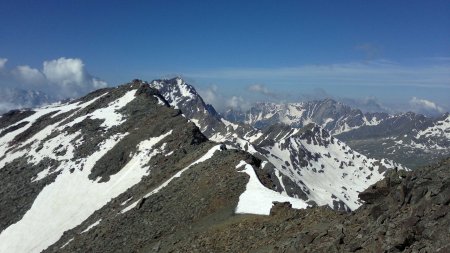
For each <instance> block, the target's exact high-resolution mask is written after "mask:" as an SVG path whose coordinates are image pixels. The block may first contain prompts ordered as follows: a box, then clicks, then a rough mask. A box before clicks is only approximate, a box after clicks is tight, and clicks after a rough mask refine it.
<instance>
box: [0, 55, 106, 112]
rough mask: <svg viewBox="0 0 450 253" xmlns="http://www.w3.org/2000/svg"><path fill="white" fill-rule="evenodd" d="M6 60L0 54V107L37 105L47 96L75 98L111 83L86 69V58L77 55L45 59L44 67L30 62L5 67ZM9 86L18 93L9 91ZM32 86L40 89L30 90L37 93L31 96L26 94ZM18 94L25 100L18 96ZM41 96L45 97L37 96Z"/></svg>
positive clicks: (45, 99) (33, 88)
mask: <svg viewBox="0 0 450 253" xmlns="http://www.w3.org/2000/svg"><path fill="white" fill-rule="evenodd" d="M6 62H7V59H5V58H0V102H1V103H2V104H1V105H0V110H4V109H5V108H19V107H23V106H27V107H31V106H37V105H39V104H40V103H41V102H47V100H52V101H53V100H56V99H66V98H76V97H79V96H82V95H84V94H87V93H88V92H90V91H92V90H95V89H99V88H104V87H106V86H107V85H108V84H107V83H106V82H104V81H102V80H100V79H98V78H96V77H94V76H92V75H91V74H90V73H89V72H87V70H86V68H85V66H84V63H83V61H82V60H81V59H77V58H64V57H62V58H59V59H55V60H49V61H45V62H43V67H42V69H41V70H40V69H37V68H33V67H30V66H28V65H21V66H16V67H13V68H6V67H5V65H6ZM8 90H10V91H14V92H15V93H14V92H12V93H11V92H9V93H8V92H6V91H8ZM32 90H34V91H40V92H38V93H30V94H34V95H33V96H30V97H27V96H25V95H23V94H27V92H31V91H32ZM24 92H25V93H24ZM37 94H39V95H37ZM19 95H20V97H23V98H24V99H22V100H24V101H17V100H16V99H15V97H17V96H19ZM39 97H42V98H44V99H43V100H42V101H41V100H39V99H34V98H39ZM47 98H51V99H47ZM33 99H34V100H33ZM25 100H30V101H28V102H27V101H25ZM31 100H32V101H31Z"/></svg>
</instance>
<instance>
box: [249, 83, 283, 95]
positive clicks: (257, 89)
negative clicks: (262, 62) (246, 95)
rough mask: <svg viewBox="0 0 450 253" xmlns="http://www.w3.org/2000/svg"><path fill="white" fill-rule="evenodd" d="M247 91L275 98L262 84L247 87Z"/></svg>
mask: <svg viewBox="0 0 450 253" xmlns="http://www.w3.org/2000/svg"><path fill="white" fill-rule="evenodd" d="M247 90H248V91H250V92H255V93H259V94H263V95H266V96H269V97H276V94H275V93H274V92H271V91H270V90H269V89H268V88H267V87H266V86H264V85H262V84H253V85H250V86H248V87H247Z"/></svg>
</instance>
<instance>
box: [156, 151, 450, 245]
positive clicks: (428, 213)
mask: <svg viewBox="0 0 450 253" xmlns="http://www.w3.org/2000/svg"><path fill="white" fill-rule="evenodd" d="M449 186H450V159H446V160H444V161H442V162H440V163H438V164H434V165H432V166H428V167H424V168H419V169H417V170H414V171H412V172H405V171H398V172H397V171H391V172H390V173H389V176H388V177H386V178H385V179H383V180H382V181H380V182H378V183H376V184H375V185H373V186H372V187H371V188H369V189H368V190H366V191H364V192H362V193H361V194H360V196H361V199H362V200H364V201H365V204H364V205H363V206H362V207H360V208H359V209H358V210H356V211H355V212H353V213H351V214H348V213H340V212H336V211H333V210H331V209H328V208H324V207H314V208H307V209H302V210H295V209H292V208H291V207H290V205H289V204H288V203H278V204H276V205H275V206H274V207H273V208H272V210H271V215H270V216H265V217H261V216H236V217H233V218H232V219H231V220H229V221H227V222H226V223H224V224H219V225H216V226H212V227H209V228H208V229H206V230H202V231H198V232H194V233H192V234H190V235H189V236H188V237H187V239H186V240H185V241H183V242H176V243H174V244H173V245H171V244H164V245H168V246H163V247H161V248H160V249H161V250H160V251H159V252H171V251H174V250H175V251H179V252H193V251H200V252H449V251H450V243H449V241H448V234H449V227H450V214H449V213H450V212H449V211H450V187H449Z"/></svg>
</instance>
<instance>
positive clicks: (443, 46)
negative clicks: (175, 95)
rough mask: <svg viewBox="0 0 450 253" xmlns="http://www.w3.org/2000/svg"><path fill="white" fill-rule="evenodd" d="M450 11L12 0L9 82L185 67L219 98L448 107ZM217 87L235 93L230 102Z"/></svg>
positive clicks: (437, 6) (393, 5)
mask: <svg viewBox="0 0 450 253" xmlns="http://www.w3.org/2000/svg"><path fill="white" fill-rule="evenodd" d="M449 13H450V1H440V0H434V1H425V0H424V1H246V2H244V1H85V0H80V1H19V0H15V1H7V0H6V1H2V4H1V8H0V22H1V24H2V25H1V26H0V58H1V59H7V61H4V64H1V62H2V61H0V71H3V76H0V85H2V86H7V85H11V84H14V85H17V86H21V87H25V88H33V89H38V88H39V85H36V83H32V80H35V79H36V80H38V81H37V83H42V87H46V89H47V90H57V89H51V88H49V87H51V85H52V84H53V85H56V83H57V82H62V81H67V80H66V79H65V78H63V77H62V76H61V75H62V74H61V73H60V72H58V71H59V70H60V69H56V70H55V69H50V67H51V66H53V67H58V65H57V64H59V63H62V64H65V65H64V68H63V69H65V70H66V71H67V69H69V70H73V68H72V65H70V64H72V63H77V66H78V69H77V70H80V71H81V72H82V73H81V76H82V77H80V78H79V80H78V81H79V82H81V81H82V82H87V83H89V84H90V85H89V87H86V89H88V88H93V87H97V86H98V85H97V84H98V83H96V82H95V81H93V80H94V79H95V80H97V81H99V80H103V81H105V82H106V83H108V84H109V85H117V84H120V83H124V82H127V81H129V80H131V79H133V78H141V79H145V80H151V79H154V78H160V77H169V76H173V75H182V76H183V77H185V78H186V79H187V80H189V81H190V82H192V83H193V84H194V85H195V86H196V87H197V88H198V89H199V90H200V91H201V92H202V93H204V94H205V96H206V97H209V98H210V100H211V101H209V102H212V103H213V104H214V103H216V104H217V106H223V105H226V104H227V101H226V99H225V100H224V98H232V97H233V96H235V97H239V98H243V99H242V101H253V100H265V99H268V100H288V101H293V100H298V99H305V98H312V97H315V96H318V95H321V96H323V95H326V96H332V97H335V98H351V99H355V101H356V100H357V101H365V100H367V99H374V100H376V101H378V102H379V103H381V104H384V105H387V106H389V107H393V108H394V109H400V110H417V111H418V110H419V109H421V108H420V107H421V106H425V107H426V106H427V105H430V104H427V103H422V104H421V103H420V102H418V103H416V102H417V101H422V100H424V101H428V102H431V103H434V105H435V106H436V107H435V109H436V111H447V110H449V108H450V99H448V98H449V97H450V15H449ZM61 57H65V58H63V59H69V60H70V59H77V60H79V62H76V61H75V62H74V61H72V62H64V61H58V59H61ZM44 62H47V67H48V68H47V69H46V70H45V69H44ZM80 62H81V63H82V64H81V65H80V64H79V63H80ZM19 66H22V69H20V70H19V69H17V68H18V67H19ZM23 66H27V67H29V69H24V67H23ZM2 69H3V70H2ZM36 71H37V72H36ZM73 72H76V71H72V72H71V77H72V78H74V76H75V78H76V77H77V74H76V73H73ZM5 73H6V74H5ZM23 73H25V74H28V75H27V76H25V77H24V76H23V75H25V74H23ZM41 74H42V75H41ZM18 76H20V77H18ZM12 79H13V80H12ZM24 80H25V81H24ZM80 80H81V81H80ZM49 82H50V83H52V84H48V83H49ZM68 85H73V86H74V87H75V86H77V85H78V86H80V85H81V84H79V83H77V82H76V81H73V82H69V81H68V82H66V83H65V84H64V85H63V86H64V87H66V86H68ZM96 85H97V86H96ZM60 86H61V85H59V86H58V87H60ZM78 86H77V87H78ZM255 87H259V89H255ZM44 90H45V89H44ZM71 91H72V90H71ZM73 91H76V88H73ZM83 91H85V90H83ZM318 91H320V92H318ZM213 93H221V94H224V96H219V97H221V99H222V100H223V101H216V100H218V99H219V98H218V97H217V96H216V97H214V96H208V94H210V95H211V94H213ZM64 94H76V93H73V92H66V93H64ZM414 98H415V100H414ZM431 107H432V106H431ZM428 109H430V108H428ZM431 109H433V108H431Z"/></svg>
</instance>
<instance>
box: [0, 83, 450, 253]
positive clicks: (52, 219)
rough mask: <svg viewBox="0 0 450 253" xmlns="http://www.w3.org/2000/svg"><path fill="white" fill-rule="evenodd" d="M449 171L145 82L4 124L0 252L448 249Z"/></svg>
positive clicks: (183, 86)
mask: <svg viewBox="0 0 450 253" xmlns="http://www.w3.org/2000/svg"><path fill="white" fill-rule="evenodd" d="M445 120H446V119H443V120H442V122H441V123H439V122H438V123H436V124H434V125H430V126H429V128H427V129H428V130H427V131H424V132H421V136H424V138H425V137H426V136H428V135H430V134H431V135H433V134H435V133H439V134H440V133H441V132H440V129H441V128H444V127H446V121H445ZM449 163H450V160H448V159H447V160H444V161H443V162H441V163H439V164H435V165H433V166H429V167H424V168H420V169H417V170H414V171H409V170H408V169H407V168H404V167H403V166H402V165H401V164H398V163H396V162H394V161H391V160H389V159H385V158H381V159H374V158H369V157H367V156H365V155H363V154H361V153H359V152H357V151H355V150H353V149H352V148H351V146H348V145H347V144H345V143H344V142H342V141H341V140H339V138H337V137H336V136H333V135H332V134H330V133H329V131H327V129H326V128H324V127H322V126H320V125H318V124H314V123H312V122H310V124H307V125H305V126H302V127H298V126H289V125H286V124H273V125H270V126H267V127H265V128H264V129H258V128H256V127H254V126H252V125H250V124H247V123H245V122H231V121H228V120H226V119H224V118H223V117H222V116H221V115H220V114H219V113H217V112H216V110H215V109H214V108H213V107H212V106H211V105H208V104H206V103H205V102H204V100H203V99H202V98H201V96H200V95H199V94H198V93H197V92H196V91H195V88H194V87H193V86H191V85H189V84H187V83H186V82H185V81H184V80H183V79H181V78H174V79H164V80H154V81H152V82H145V81H141V80H133V81H132V82H130V83H127V84H124V85H121V86H118V87H114V88H105V89H100V90H97V91H94V92H92V93H90V94H87V95H86V96H84V97H81V98H79V99H75V100H72V101H68V102H64V103H63V102H60V103H55V104H51V105H48V106H44V107H41V108H35V109H22V110H13V111H9V112H7V113H5V114H3V115H2V116H1V117H0V252H2V253H3V252H355V251H361V252H396V251H410V252H438V251H441V252H446V251H448V250H449V244H448V242H447V240H446V237H448V234H449V232H450V231H449V230H448V228H449V219H450V217H449V216H448V211H449V196H450V192H449V189H450V187H449V182H448V180H449V174H448V173H449V166H450V164H449ZM380 180H381V181H380Z"/></svg>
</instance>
